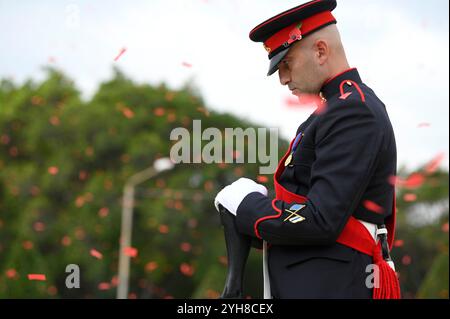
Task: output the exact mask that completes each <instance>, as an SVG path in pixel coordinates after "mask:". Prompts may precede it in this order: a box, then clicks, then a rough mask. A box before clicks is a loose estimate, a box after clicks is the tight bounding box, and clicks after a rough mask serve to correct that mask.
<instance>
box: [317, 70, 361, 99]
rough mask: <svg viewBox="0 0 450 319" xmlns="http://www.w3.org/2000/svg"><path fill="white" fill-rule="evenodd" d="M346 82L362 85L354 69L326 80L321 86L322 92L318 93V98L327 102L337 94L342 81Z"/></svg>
mask: <svg viewBox="0 0 450 319" xmlns="http://www.w3.org/2000/svg"><path fill="white" fill-rule="evenodd" d="M347 80H349V81H353V82H355V83H357V84H360V83H362V81H361V78H360V76H359V73H358V70H357V69H356V68H351V69H348V70H345V71H344V72H341V73H339V74H337V75H335V76H333V77H332V78H330V79H328V80H326V81H325V83H324V84H323V86H322V90H321V91H320V96H321V97H323V98H325V99H327V100H328V99H329V98H331V97H332V96H333V95H336V94H339V93H340V89H339V86H340V85H341V83H342V82H343V81H347Z"/></svg>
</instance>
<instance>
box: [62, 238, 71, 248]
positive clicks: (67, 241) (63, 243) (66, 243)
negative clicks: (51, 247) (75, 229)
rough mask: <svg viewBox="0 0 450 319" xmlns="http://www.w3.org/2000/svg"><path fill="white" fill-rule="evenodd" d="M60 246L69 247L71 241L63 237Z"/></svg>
mask: <svg viewBox="0 0 450 319" xmlns="http://www.w3.org/2000/svg"><path fill="white" fill-rule="evenodd" d="M61 244H62V245H63V246H70V245H71V244H72V239H70V237H69V236H64V237H63V238H62V239H61Z"/></svg>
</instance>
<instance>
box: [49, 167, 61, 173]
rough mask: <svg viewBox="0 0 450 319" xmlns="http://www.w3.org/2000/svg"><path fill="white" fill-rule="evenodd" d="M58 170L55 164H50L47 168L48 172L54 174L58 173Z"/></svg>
mask: <svg viewBox="0 0 450 319" xmlns="http://www.w3.org/2000/svg"><path fill="white" fill-rule="evenodd" d="M58 171H59V169H58V167H56V166H50V167H49V168H48V172H49V173H50V175H56V174H58Z"/></svg>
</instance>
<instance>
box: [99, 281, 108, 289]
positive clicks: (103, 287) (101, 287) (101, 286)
mask: <svg viewBox="0 0 450 319" xmlns="http://www.w3.org/2000/svg"><path fill="white" fill-rule="evenodd" d="M110 288H111V284H110V283H109V282H101V283H99V284H98V290H108V289H110Z"/></svg>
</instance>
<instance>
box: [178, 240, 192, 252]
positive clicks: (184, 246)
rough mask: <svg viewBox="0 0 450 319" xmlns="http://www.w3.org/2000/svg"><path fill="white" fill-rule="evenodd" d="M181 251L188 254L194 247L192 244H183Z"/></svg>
mask: <svg viewBox="0 0 450 319" xmlns="http://www.w3.org/2000/svg"><path fill="white" fill-rule="evenodd" d="M180 249H181V250H182V251H184V252H185V253H187V252H189V251H191V249H192V245H191V244H190V243H186V242H184V243H181V244H180Z"/></svg>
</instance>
